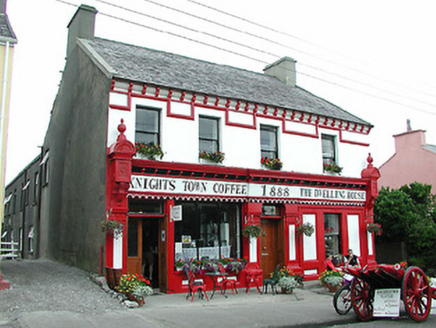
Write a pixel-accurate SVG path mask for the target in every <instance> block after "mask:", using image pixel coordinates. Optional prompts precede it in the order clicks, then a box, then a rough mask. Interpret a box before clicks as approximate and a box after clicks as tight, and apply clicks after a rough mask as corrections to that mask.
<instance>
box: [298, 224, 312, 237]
mask: <svg viewBox="0 0 436 328" xmlns="http://www.w3.org/2000/svg"><path fill="white" fill-rule="evenodd" d="M314 231H315V227H314V226H313V225H312V224H310V223H309V222H306V223H303V224H302V225H300V226H298V228H297V232H298V233H299V234H305V235H306V236H308V237H310V236H312V234H313V233H314Z"/></svg>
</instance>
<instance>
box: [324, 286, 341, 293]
mask: <svg viewBox="0 0 436 328" xmlns="http://www.w3.org/2000/svg"><path fill="white" fill-rule="evenodd" d="M327 288H328V289H329V292H330V293H336V292H337V291H338V290H339V288H341V286H340V285H327Z"/></svg>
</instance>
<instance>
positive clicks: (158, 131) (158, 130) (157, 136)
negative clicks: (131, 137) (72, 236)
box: [135, 106, 161, 146]
mask: <svg viewBox="0 0 436 328" xmlns="http://www.w3.org/2000/svg"><path fill="white" fill-rule="evenodd" d="M139 111H148V112H154V113H156V115H157V126H156V131H151V130H147V129H144V130H142V129H139V128H138V122H139V120H138V112H139ZM140 134H145V135H148V136H150V135H152V136H155V138H154V140H155V141H156V143H155V142H154V141H152V142H151V143H153V144H154V145H156V146H158V145H160V144H161V109H160V108H154V107H147V106H136V109H135V142H143V141H141V140H140V139H141V138H138V135H140ZM144 143H145V144H149V143H150V142H144Z"/></svg>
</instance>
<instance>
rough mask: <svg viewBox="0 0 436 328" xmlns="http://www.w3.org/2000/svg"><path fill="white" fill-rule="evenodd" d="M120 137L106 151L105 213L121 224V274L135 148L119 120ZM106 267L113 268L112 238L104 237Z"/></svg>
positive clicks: (124, 270)
mask: <svg viewBox="0 0 436 328" xmlns="http://www.w3.org/2000/svg"><path fill="white" fill-rule="evenodd" d="M118 131H119V132H120V135H119V136H118V138H117V141H116V142H115V143H114V144H112V145H111V146H110V147H109V149H108V156H107V170H106V211H107V214H108V219H109V220H117V221H119V222H120V223H122V224H123V256H122V267H123V272H126V268H127V212H128V210H129V206H128V202H127V192H128V190H129V186H130V180H131V175H132V157H133V155H134V154H135V152H136V151H135V146H134V145H133V143H131V142H130V141H128V140H127V138H126V136H125V135H124V132H125V131H126V126H125V125H124V123H123V120H121V124H119V125H118ZM106 266H109V267H112V266H113V237H112V235H109V234H107V235H106Z"/></svg>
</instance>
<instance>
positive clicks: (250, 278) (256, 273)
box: [243, 263, 263, 294]
mask: <svg viewBox="0 0 436 328" xmlns="http://www.w3.org/2000/svg"><path fill="white" fill-rule="evenodd" d="M243 272H245V283H246V285H247V289H246V290H245V292H246V293H248V292H249V291H250V288H251V287H256V288H257V291H258V292H259V294H262V291H261V290H260V287H261V286H262V285H263V270H262V269H261V268H260V267H259V265H258V264H257V263H248V264H247V266H246V267H245V269H244V270H243Z"/></svg>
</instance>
